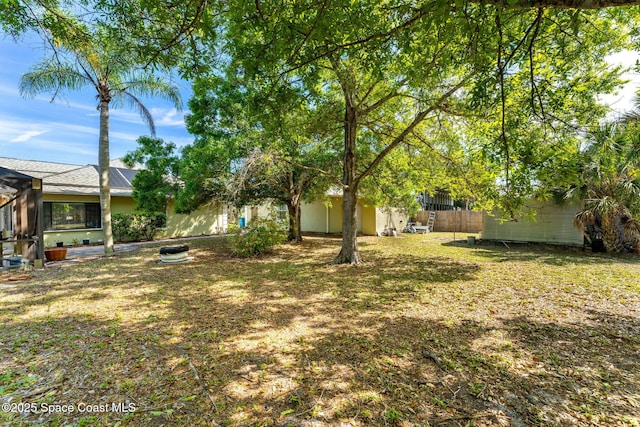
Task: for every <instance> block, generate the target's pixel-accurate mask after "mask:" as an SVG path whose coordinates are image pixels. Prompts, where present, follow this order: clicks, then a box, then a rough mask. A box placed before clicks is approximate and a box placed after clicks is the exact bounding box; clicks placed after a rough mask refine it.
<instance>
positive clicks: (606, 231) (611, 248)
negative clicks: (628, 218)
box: [602, 212, 626, 254]
mask: <svg viewBox="0 0 640 427" xmlns="http://www.w3.org/2000/svg"><path fill="white" fill-rule="evenodd" d="M607 216H608V218H606V217H605V218H603V221H602V242H603V243H604V247H605V249H606V250H607V252H609V253H614V254H619V253H622V252H625V250H626V248H625V238H624V225H623V224H622V218H621V214H620V213H618V212H615V213H610V214H608V215H607Z"/></svg>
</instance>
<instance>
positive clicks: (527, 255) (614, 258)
mask: <svg viewBox="0 0 640 427" xmlns="http://www.w3.org/2000/svg"><path fill="white" fill-rule="evenodd" d="M507 245H508V246H505V244H503V243H501V242H486V241H485V242H481V241H477V243H476V244H475V245H469V244H468V243H466V242H447V243H443V246H447V247H459V248H468V249H469V251H470V252H471V253H473V254H474V255H478V256H482V257H486V258H488V259H491V260H495V261H498V262H511V261H536V262H542V263H545V264H549V265H555V266H566V265H570V264H586V265H589V264H594V265H595V264H607V263H620V262H627V263H634V262H637V261H638V258H637V256H633V255H630V254H604V253H593V252H591V251H586V250H583V249H582V248H578V247H570V246H558V245H547V244H537V243H514V242H508V243H507Z"/></svg>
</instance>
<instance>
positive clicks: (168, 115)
mask: <svg viewBox="0 0 640 427" xmlns="http://www.w3.org/2000/svg"><path fill="white" fill-rule="evenodd" d="M152 114H156V115H158V116H160V115H161V114H162V112H161V111H158V112H153V113H152ZM156 125H158V126H184V114H183V113H179V112H178V110H176V109H175V108H172V109H171V110H169V111H167V112H165V113H164V115H162V116H161V117H160V120H156Z"/></svg>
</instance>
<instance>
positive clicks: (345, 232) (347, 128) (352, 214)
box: [332, 96, 362, 264]
mask: <svg viewBox="0 0 640 427" xmlns="http://www.w3.org/2000/svg"><path fill="white" fill-rule="evenodd" d="M349 98H350V97H349V96H347V102H346V106H345V119H344V174H343V179H342V183H343V189H342V249H341V250H340V254H339V255H338V256H337V258H336V259H334V260H333V262H332V264H359V263H360V262H362V258H361V257H360V252H359V251H358V240H357V237H358V218H357V205H358V184H359V180H358V176H357V172H356V131H357V126H358V116H357V111H356V106H355V102H353V101H355V100H352V99H349ZM350 101H351V102H350Z"/></svg>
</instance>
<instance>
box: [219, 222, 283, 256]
mask: <svg viewBox="0 0 640 427" xmlns="http://www.w3.org/2000/svg"><path fill="white" fill-rule="evenodd" d="M229 232H232V233H234V234H233V235H232V237H231V244H232V245H233V252H234V254H235V255H237V256H240V257H244V258H247V257H250V256H255V255H261V254H266V253H270V252H271V251H272V250H273V248H274V247H275V246H276V245H279V244H280V243H282V242H284V241H285V238H286V237H285V234H284V233H283V231H282V229H281V228H280V226H279V225H278V223H277V222H276V221H273V220H270V219H257V220H255V221H252V222H251V223H250V224H249V227H248V228H246V229H245V230H241V229H239V228H237V227H230V229H229Z"/></svg>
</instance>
